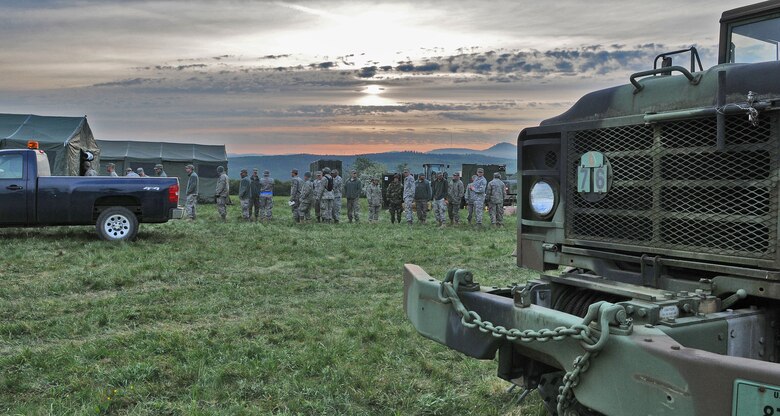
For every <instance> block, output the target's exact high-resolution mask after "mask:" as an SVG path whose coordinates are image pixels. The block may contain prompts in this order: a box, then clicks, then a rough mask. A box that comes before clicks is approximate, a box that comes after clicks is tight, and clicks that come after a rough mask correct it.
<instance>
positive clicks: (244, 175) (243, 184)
mask: <svg viewBox="0 0 780 416" xmlns="http://www.w3.org/2000/svg"><path fill="white" fill-rule="evenodd" d="M240 176H241V180H240V181H239V182H238V202H240V203H241V218H243V219H244V221H249V220H250V219H251V218H250V209H251V208H252V207H251V204H252V181H251V180H250V179H249V172H247V170H246V169H241V174H240Z"/></svg>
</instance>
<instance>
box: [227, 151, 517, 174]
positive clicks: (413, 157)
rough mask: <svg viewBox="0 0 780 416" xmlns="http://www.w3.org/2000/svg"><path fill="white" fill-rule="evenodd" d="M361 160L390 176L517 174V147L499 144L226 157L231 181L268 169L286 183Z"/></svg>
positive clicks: (345, 167) (346, 167)
mask: <svg viewBox="0 0 780 416" xmlns="http://www.w3.org/2000/svg"><path fill="white" fill-rule="evenodd" d="M358 157H364V158H367V159H369V160H371V161H372V162H375V163H380V164H382V165H384V166H385V167H386V168H387V170H388V171H389V172H396V171H398V170H399V168H400V167H402V166H404V165H406V166H408V167H409V168H410V169H411V170H412V171H413V172H414V171H422V170H423V166H422V165H423V163H444V164H446V165H449V166H450V167H449V169H448V170H451V171H456V170H461V165H462V164H464V163H479V164H503V165H506V170H507V172H512V173H513V172H516V171H517V146H515V145H513V144H511V143H499V144H497V145H495V146H492V147H490V148H488V149H485V150H474V149H436V150H432V151H430V152H425V153H423V152H411V151H405V152H384V153H369V154H362V155H349V156H335V155H316V154H308V153H301V154H293V155H267V156H254V155H253V156H247V155H233V154H231V155H228V166H229V168H230V173H231V175H230V176H231V177H235V178H237V177H238V172H240V171H241V169H247V170H249V171H250V172H251V171H252V168H258V169H260V171H263V170H265V169H268V170H269V171H270V172H271V176H272V177H276V178H277V179H282V180H283V179H285V178H287V177H288V176H289V174H290V171H291V170H292V169H298V171H299V172H301V174H302V173H303V172H305V171H307V170H309V165H310V164H311V163H312V162H314V161H317V160H320V159H325V160H334V159H335V160H341V162H342V164H343V168H344V170H345V171H346V170H348V169H349V168H350V167H351V166H352V165H354V164H355V159H357V158H358Z"/></svg>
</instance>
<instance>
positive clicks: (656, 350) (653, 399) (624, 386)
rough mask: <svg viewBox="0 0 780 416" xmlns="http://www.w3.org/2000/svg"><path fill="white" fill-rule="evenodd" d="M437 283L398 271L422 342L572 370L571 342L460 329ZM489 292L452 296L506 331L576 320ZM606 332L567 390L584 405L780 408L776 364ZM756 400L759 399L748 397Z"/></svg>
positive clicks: (677, 410) (577, 349)
mask: <svg viewBox="0 0 780 416" xmlns="http://www.w3.org/2000/svg"><path fill="white" fill-rule="evenodd" d="M440 285H441V281H440V280H437V279H434V278H432V277H431V276H429V275H428V274H427V273H426V272H425V271H424V270H423V269H422V268H420V267H419V266H416V265H413V264H407V265H405V266H404V310H405V312H406V315H407V317H408V318H409V320H410V321H411V322H412V324H413V325H414V327H415V329H417V331H418V332H420V333H421V334H422V335H424V336H425V337H427V338H430V339H432V340H434V341H437V342H439V343H441V344H444V345H447V346H448V347H450V348H452V349H455V350H457V351H460V352H463V353H464V354H466V355H469V356H471V357H475V358H479V359H491V358H493V357H494V356H495V353H496V351H500V353H499V356H500V357H499V363H501V361H503V360H509V361H512V360H513V359H516V358H513V356H515V354H519V355H520V356H522V357H523V358H524V359H534V360H537V361H541V362H544V363H546V364H548V365H552V366H554V367H558V368H560V369H563V370H565V371H571V370H572V369H573V361H574V359H575V358H576V357H577V356H579V355H582V354H583V353H584V351H583V349H582V347H581V345H580V344H579V341H576V340H574V339H571V338H568V339H564V340H561V341H553V340H548V341H546V342H540V341H534V342H518V341H515V342H511V341H507V340H506V339H504V338H497V337H495V336H493V335H491V334H489V333H483V332H480V330H479V329H477V328H474V329H469V328H466V327H465V326H463V325H462V324H461V317H460V316H459V315H458V313H457V312H456V311H455V310H454V309H453V307H452V305H451V304H449V303H444V302H443V301H442V300H441V298H440V297H439V286H440ZM491 292H492V293H491ZM496 293H498V291H496V290H484V289H482V290H480V291H474V292H466V291H463V292H459V297H460V299H461V301H462V302H463V304H464V306H465V307H466V308H467V309H468V310H471V311H475V312H477V313H478V314H479V315H480V316H481V317H482V320H487V321H491V322H493V323H494V324H495V325H501V326H504V327H505V328H517V329H520V330H525V329H532V330H535V331H538V330H539V329H542V328H548V329H554V328H558V327H562V326H563V327H570V326H571V325H573V324H577V323H581V321H582V320H581V319H580V318H578V317H576V316H573V315H569V314H566V313H563V312H560V311H556V310H553V309H549V308H544V307H540V306H537V305H531V306H528V307H524V308H520V307H517V306H516V305H515V303H514V300H513V299H512V298H509V297H506V296H501V295H498V294H496ZM610 332H611V333H610V335H609V338H608V342H607V343H606V345H605V347H604V349H603V350H601V352H600V353H599V354H598V356H597V357H596V358H595V359H594V360H593V361H592V362H591V365H590V368H589V370H588V371H587V372H586V373H583V374H582V375H581V377H582V380H581V382H580V384H579V386H577V387H576V388H575V390H574V395H575V397H576V398H577V400H578V401H579V402H580V403H582V404H584V405H585V406H588V407H590V408H592V409H594V410H597V411H599V412H601V413H604V414H606V415H629V414H653V415H729V414H731V415H737V416H743V415H748V414H759V415H760V414H766V413H764V412H765V410H764V409H765V406H773V410H775V409H776V408H780V364H777V363H772V362H766V361H759V360H752V359H747V358H740V357H730V356H726V355H719V354H714V353H710V352H707V351H703V350H698V349H694V348H686V347H684V346H682V345H680V343H678V342H676V341H675V340H673V339H672V338H671V337H669V336H668V335H666V334H665V333H664V332H663V331H661V330H660V329H659V328H658V327H653V326H638V327H633V328H632V329H631V331H629V332H628V333H626V332H622V333H621V332H619V331H616V332H615V333H613V332H612V331H610ZM505 351H506V352H508V354H506V357H504V356H503V355H504V352H505ZM499 365H501V364H499ZM762 395H763V396H762ZM759 396H761V398H760V400H759V399H756V398H755V397H759ZM777 412H778V410H775V413H777Z"/></svg>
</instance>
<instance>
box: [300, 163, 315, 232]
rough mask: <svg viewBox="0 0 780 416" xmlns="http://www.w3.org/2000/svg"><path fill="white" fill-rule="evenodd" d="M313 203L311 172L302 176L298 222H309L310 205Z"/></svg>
mask: <svg viewBox="0 0 780 416" xmlns="http://www.w3.org/2000/svg"><path fill="white" fill-rule="evenodd" d="M313 203H314V183H312V181H311V172H305V173H304V174H303V184H302V185H301V197H300V204H301V205H300V207H299V209H298V218H299V221H298V222H302V223H307V222H309V220H311V213H310V211H311V205H312V204H313Z"/></svg>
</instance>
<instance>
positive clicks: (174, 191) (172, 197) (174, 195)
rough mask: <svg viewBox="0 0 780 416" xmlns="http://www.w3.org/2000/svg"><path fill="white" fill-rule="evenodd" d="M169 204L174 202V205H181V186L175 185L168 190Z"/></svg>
mask: <svg viewBox="0 0 780 416" xmlns="http://www.w3.org/2000/svg"><path fill="white" fill-rule="evenodd" d="M168 202H172V203H174V204H178V203H179V185H178V184H176V185H173V186H171V187H170V188H168Z"/></svg>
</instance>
